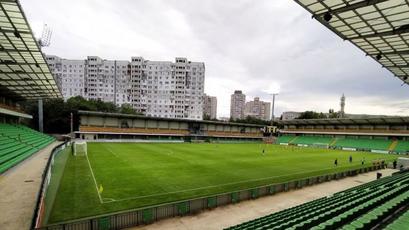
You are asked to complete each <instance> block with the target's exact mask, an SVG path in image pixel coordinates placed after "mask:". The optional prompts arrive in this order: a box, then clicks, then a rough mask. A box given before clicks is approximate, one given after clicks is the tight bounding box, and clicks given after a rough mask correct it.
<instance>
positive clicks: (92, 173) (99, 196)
mask: <svg viewBox="0 0 409 230" xmlns="http://www.w3.org/2000/svg"><path fill="white" fill-rule="evenodd" d="M85 157H86V158H87V162H88V166H89V169H90V171H91V175H92V179H93V180H94V183H95V189H96V190H97V194H98V198H99V202H100V203H101V204H103V203H104V202H103V201H102V197H101V194H100V193H99V190H98V184H97V180H96V179H95V176H94V171H93V170H92V167H91V163H90V162H89V159H88V154H85Z"/></svg>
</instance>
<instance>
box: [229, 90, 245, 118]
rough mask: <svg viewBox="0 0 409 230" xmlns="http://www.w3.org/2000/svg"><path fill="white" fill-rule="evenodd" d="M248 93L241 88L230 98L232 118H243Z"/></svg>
mask: <svg viewBox="0 0 409 230" xmlns="http://www.w3.org/2000/svg"><path fill="white" fill-rule="evenodd" d="M245 103H246V95H244V94H243V92H242V91H241V90H236V91H234V94H232V95H231V98H230V118H232V119H243V118H244V106H245Z"/></svg>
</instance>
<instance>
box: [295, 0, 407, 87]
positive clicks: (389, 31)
mask: <svg viewBox="0 0 409 230" xmlns="http://www.w3.org/2000/svg"><path fill="white" fill-rule="evenodd" d="M295 1H296V2H297V3H298V4H300V5H301V6H302V7H304V8H305V9H306V10H308V11H309V12H310V13H311V14H312V16H313V18H315V19H317V20H318V21H319V22H320V23H322V24H323V25H325V26H326V27H328V28H329V29H330V30H332V31H333V32H334V33H336V34H337V35H338V36H340V37H341V38H342V39H344V40H348V41H350V42H352V43H353V44H354V45H356V46H357V47H358V48H360V49H361V50H362V51H364V52H365V53H366V54H367V55H369V56H370V57H372V58H373V59H374V60H375V61H377V62H379V63H380V64H381V65H382V66H383V67H385V68H387V69H388V70H390V71H391V72H392V73H393V74H394V75H395V76H396V77H399V78H400V79H401V80H402V81H404V82H405V83H409V78H408V77H409V1H408V0H295Z"/></svg>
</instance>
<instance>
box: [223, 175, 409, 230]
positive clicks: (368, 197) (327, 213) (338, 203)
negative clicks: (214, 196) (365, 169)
mask: <svg viewBox="0 0 409 230" xmlns="http://www.w3.org/2000/svg"><path fill="white" fill-rule="evenodd" d="M408 202H409V173H402V174H397V175H393V176H390V177H385V178H382V179H380V180H376V181H373V182H370V183H367V184H364V185H360V186H357V187H354V188H351V189H348V190H345V191H342V192H339V193H335V194H333V195H332V196H328V197H323V198H320V199H316V200H313V201H311V202H307V203H305V204H302V205H299V206H296V207H292V208H289V209H285V210H282V211H280V212H276V213H273V214H270V215H267V216H263V217H260V218H257V219H254V220H251V221H248V222H245V223H243V224H240V225H237V226H233V227H230V228H228V229H258V230H262V229H370V228H372V227H373V226H375V225H376V224H377V223H378V222H379V221H381V220H382V219H384V218H385V217H387V216H389V215H390V214H391V213H394V212H395V211H396V210H398V209H399V208H402V207H403V206H404V205H406V204H407V203H408Z"/></svg>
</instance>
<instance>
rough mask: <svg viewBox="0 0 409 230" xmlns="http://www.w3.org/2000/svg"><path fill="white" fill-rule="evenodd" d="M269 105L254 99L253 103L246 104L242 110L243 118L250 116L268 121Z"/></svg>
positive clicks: (257, 98)
mask: <svg viewBox="0 0 409 230" xmlns="http://www.w3.org/2000/svg"><path fill="white" fill-rule="evenodd" d="M270 113H271V103H270V102H265V101H260V98H259V97H255V98H254V100H253V101H248V102H246V105H245V108H244V117H247V116H251V117H255V118H258V119H262V120H270Z"/></svg>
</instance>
